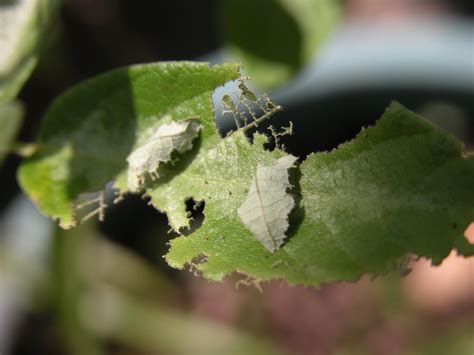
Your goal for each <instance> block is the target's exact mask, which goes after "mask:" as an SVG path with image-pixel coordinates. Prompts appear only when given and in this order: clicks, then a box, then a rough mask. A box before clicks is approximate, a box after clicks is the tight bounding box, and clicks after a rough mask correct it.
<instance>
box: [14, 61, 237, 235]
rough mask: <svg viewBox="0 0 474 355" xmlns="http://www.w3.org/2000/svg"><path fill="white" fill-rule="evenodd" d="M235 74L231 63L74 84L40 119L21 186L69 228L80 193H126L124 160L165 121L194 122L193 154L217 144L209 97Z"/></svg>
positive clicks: (181, 65) (138, 71) (133, 72)
mask: <svg viewBox="0 0 474 355" xmlns="http://www.w3.org/2000/svg"><path fill="white" fill-rule="evenodd" d="M239 71H240V66H239V65H237V64H223V65H217V66H214V67H209V65H208V64H207V63H190V62H169V63H158V64H148V65H136V66H131V67H128V68H123V69H118V70H114V71H111V72H109V73H106V74H103V75H101V76H98V77H96V78H94V79H91V80H88V81H86V82H84V83H81V84H79V85H77V86H76V87H74V88H72V89H71V90H69V91H67V92H66V93H65V94H63V95H62V96H61V97H59V98H58V99H57V100H56V101H55V102H54V103H53V105H52V106H51V108H50V109H49V110H48V112H47V113H46V117H45V119H44V121H43V124H42V127H41V130H40V135H39V139H38V150H37V152H36V154H35V155H34V156H33V157H31V158H30V159H28V160H26V161H25V162H24V163H23V164H22V166H21V167H20V170H19V181H20V184H21V186H22V187H23V189H24V190H25V191H26V193H27V194H28V195H29V196H30V198H31V199H32V200H33V201H34V202H35V203H36V204H37V205H38V207H39V208H40V209H41V210H42V211H43V212H44V213H45V214H46V215H48V216H51V217H52V218H55V219H59V222H60V225H61V226H62V227H64V228H69V227H72V226H74V225H75V224H76V220H75V218H74V214H75V213H76V212H77V211H76V208H75V207H74V204H75V202H76V201H77V199H78V197H79V196H80V195H81V194H83V193H85V192H91V191H98V190H101V189H103V187H104V185H105V184H106V183H107V182H109V181H111V180H114V181H115V183H114V186H115V187H116V188H117V189H118V190H119V191H120V192H121V193H125V192H127V191H129V190H130V189H129V187H128V179H127V171H128V166H127V157H128V156H129V155H130V153H131V152H133V151H135V150H136V149H137V148H138V147H140V146H143V144H144V143H146V142H147V141H149V139H150V137H151V136H152V135H153V133H154V132H156V130H157V129H158V127H159V126H160V125H162V124H163V123H164V122H166V123H170V120H172V121H179V120H183V119H188V118H198V119H199V120H200V123H201V126H202V127H201V131H200V136H199V138H198V139H197V140H196V141H195V143H193V144H195V145H196V147H198V146H201V145H202V147H203V148H204V147H205V146H209V145H212V144H213V143H214V142H215V141H216V140H217V139H220V138H219V135H218V133H217V131H216V129H215V127H214V121H213V117H214V112H213V105H212V97H211V95H212V93H213V92H214V90H215V89H216V87H218V86H220V85H223V84H225V83H226V82H228V81H230V80H234V79H237V78H238V77H239V75H240V74H239ZM188 155H192V154H187V153H186V155H185V156H188ZM180 161H185V159H181V160H180ZM160 169H161V166H160ZM101 207H102V206H101ZM101 207H100V208H101Z"/></svg>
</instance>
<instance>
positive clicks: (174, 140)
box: [127, 118, 201, 191]
mask: <svg viewBox="0 0 474 355" xmlns="http://www.w3.org/2000/svg"><path fill="white" fill-rule="evenodd" d="M200 129H201V125H200V124H199V121H198V120H197V119H195V118H191V119H186V120H182V121H173V122H171V123H168V124H162V125H161V126H160V127H159V128H158V130H157V131H156V132H155V133H154V134H153V135H152V136H151V137H150V139H149V140H147V141H146V142H145V143H144V144H143V145H141V146H140V147H138V148H137V149H135V150H134V151H133V152H132V153H131V154H130V155H129V156H128V158H127V161H128V185H129V188H130V190H132V191H137V190H139V189H140V187H141V185H143V183H144V182H145V174H146V173H148V174H150V176H151V178H152V179H155V178H158V177H159V174H158V166H159V165H160V163H167V162H169V161H171V154H172V153H173V152H175V151H176V152H178V153H183V152H185V151H187V150H190V149H191V148H192V141H193V140H194V139H195V138H196V137H197V135H198V134H199V130H200Z"/></svg>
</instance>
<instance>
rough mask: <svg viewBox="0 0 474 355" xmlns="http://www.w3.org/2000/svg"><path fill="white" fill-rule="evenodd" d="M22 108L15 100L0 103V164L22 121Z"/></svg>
mask: <svg viewBox="0 0 474 355" xmlns="http://www.w3.org/2000/svg"><path fill="white" fill-rule="evenodd" d="M22 116H23V108H22V106H21V105H20V104H19V103H17V102H9V103H7V104H4V105H0V165H1V164H2V162H3V159H5V156H6V155H7V154H8V153H9V152H10V149H11V143H12V141H13V140H14V139H15V137H16V135H17V133H18V131H19V129H20V126H21V121H22Z"/></svg>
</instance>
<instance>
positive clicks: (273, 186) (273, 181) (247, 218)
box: [237, 155, 297, 253]
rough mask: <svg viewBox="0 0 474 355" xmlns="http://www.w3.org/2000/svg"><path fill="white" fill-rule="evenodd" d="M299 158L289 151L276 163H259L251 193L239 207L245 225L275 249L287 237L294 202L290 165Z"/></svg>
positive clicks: (268, 246) (266, 246)
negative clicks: (289, 174)
mask: <svg viewBox="0 0 474 355" xmlns="http://www.w3.org/2000/svg"><path fill="white" fill-rule="evenodd" d="M296 160H297V158H296V157H294V156H292V155H286V156H284V157H282V158H280V159H278V161H277V162H276V164H274V165H271V166H261V165H258V166H257V169H256V172H255V177H254V179H253V181H252V184H251V186H250V190H249V193H248V196H247V198H246V199H245V201H244V203H243V204H242V205H241V206H240V207H239V208H238V210H237V214H238V215H239V218H240V219H241V221H242V222H243V223H244V225H245V226H246V227H247V228H248V229H249V230H250V231H251V232H252V233H253V234H254V235H255V238H257V239H258V241H259V242H260V243H262V245H263V246H264V247H265V248H266V249H267V250H268V251H270V252H272V253H273V252H275V251H276V250H278V248H279V247H280V246H281V245H282V244H283V241H284V239H285V238H286V235H285V232H286V230H287V229H288V226H289V222H288V215H289V214H290V212H291V210H292V209H293V207H294V206H295V201H294V199H293V196H291V195H290V194H289V193H288V192H287V190H288V189H289V188H290V187H291V185H290V182H289V177H288V169H290V168H292V167H293V166H294V164H295V162H296Z"/></svg>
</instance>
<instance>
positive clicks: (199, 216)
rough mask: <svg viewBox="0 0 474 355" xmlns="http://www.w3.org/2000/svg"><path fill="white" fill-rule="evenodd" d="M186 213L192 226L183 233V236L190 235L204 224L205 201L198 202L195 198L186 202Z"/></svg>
mask: <svg viewBox="0 0 474 355" xmlns="http://www.w3.org/2000/svg"><path fill="white" fill-rule="evenodd" d="M185 203H186V212H188V216H189V219H190V225H189V228H188V229H185V230H183V231H181V233H182V234H183V235H190V234H191V233H193V232H194V231H195V230H196V229H198V228H200V227H201V226H202V224H203V223H204V207H205V202H204V201H196V200H195V199H193V198H188V199H187V200H186V201H185Z"/></svg>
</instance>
